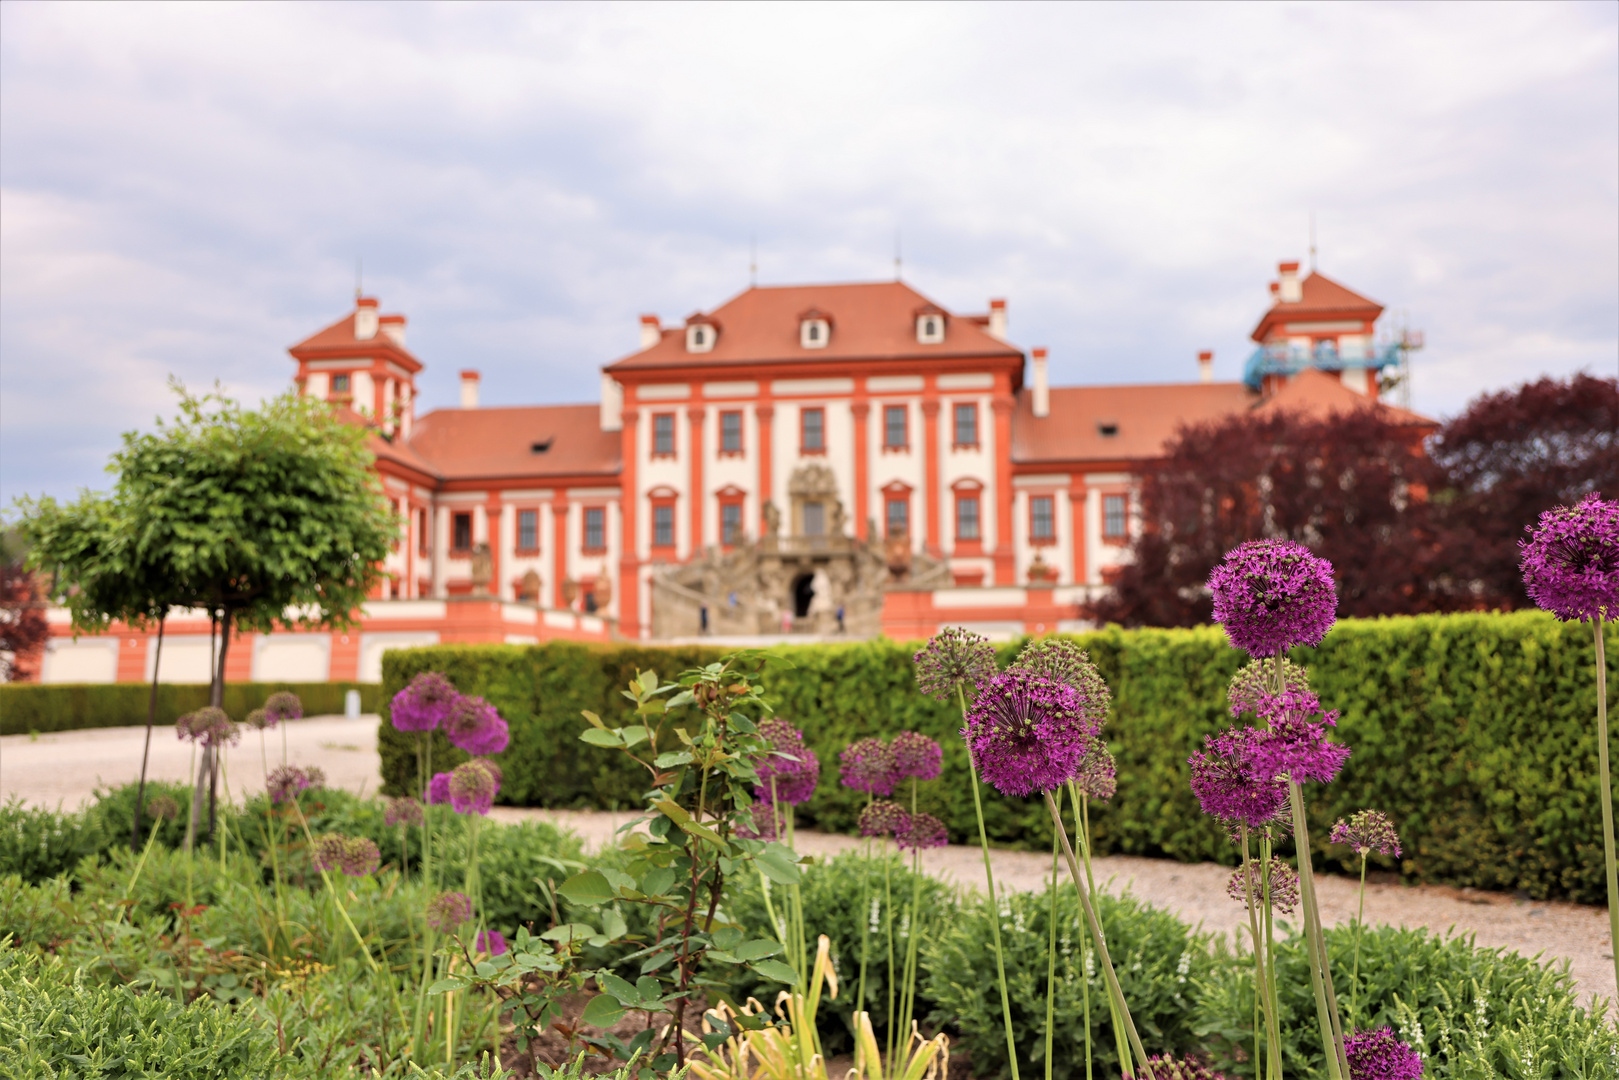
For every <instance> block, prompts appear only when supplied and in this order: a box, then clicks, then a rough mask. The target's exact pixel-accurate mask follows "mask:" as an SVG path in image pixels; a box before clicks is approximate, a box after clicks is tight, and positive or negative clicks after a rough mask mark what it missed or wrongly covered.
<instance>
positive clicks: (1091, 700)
mask: <svg viewBox="0 0 1619 1080" xmlns="http://www.w3.org/2000/svg"><path fill="white" fill-rule="evenodd" d="M1011 668H1012V670H1015V671H1027V672H1030V673H1031V674H1034V675H1041V676H1044V677H1045V678H1047V679H1050V680H1051V681H1052V682H1058V683H1062V684H1063V685H1065V686H1071V687H1073V688H1074V689H1075V690H1077V691H1079V696H1080V697H1081V698H1083V699H1084V701H1085V703H1086V705H1087V706H1088V707H1089V708H1090V709H1091V710H1092V716H1091V719H1093V720H1095V721H1096V723H1097V725H1098V726H1100V725H1101V724H1103V723H1105V722H1106V720H1107V711H1108V709H1109V708H1110V707H1111V706H1112V703H1113V692H1112V691H1111V690H1109V689H1108V686H1107V682H1106V680H1104V679H1103V678H1102V673H1101V672H1099V671H1097V670H1096V665H1095V664H1093V663H1091V658H1090V654H1089V653H1087V652H1086V651H1085V650H1084V649H1081V648H1080V647H1079V646H1078V645H1075V644H1074V643H1073V642H1072V641H1069V640H1067V639H1066V638H1057V637H1052V638H1043V639H1041V640H1040V641H1031V642H1030V643H1029V644H1027V645H1025V646H1024V647H1023V651H1022V652H1020V653H1018V656H1017V659H1016V660H1014V661H1012V665H1011Z"/></svg>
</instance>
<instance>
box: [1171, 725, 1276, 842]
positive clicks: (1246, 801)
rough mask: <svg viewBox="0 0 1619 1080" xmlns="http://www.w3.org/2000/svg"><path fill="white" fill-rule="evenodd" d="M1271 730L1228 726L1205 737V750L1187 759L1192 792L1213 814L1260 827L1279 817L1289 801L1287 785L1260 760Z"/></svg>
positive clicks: (1251, 826)
mask: <svg viewBox="0 0 1619 1080" xmlns="http://www.w3.org/2000/svg"><path fill="white" fill-rule="evenodd" d="M1268 734H1269V733H1268V732H1263V731H1258V730H1256V729H1254V728H1250V727H1242V728H1228V729H1227V730H1225V731H1222V732H1220V733H1219V734H1216V735H1210V736H1208V737H1207V738H1205V739H1204V740H1203V745H1204V747H1205V749H1204V750H1199V751H1198V752H1196V753H1195V754H1193V755H1192V756H1191V757H1190V758H1188V759H1187V764H1189V765H1190V766H1191V767H1192V780H1191V784H1192V793H1193V794H1194V795H1196V796H1197V802H1198V806H1200V807H1201V808H1202V810H1203V812H1204V813H1205V814H1208V815H1209V816H1210V817H1215V818H1219V819H1220V820H1222V821H1231V822H1241V823H1243V824H1245V825H1247V826H1249V827H1250V828H1257V827H1259V826H1261V825H1265V824H1268V823H1269V822H1271V821H1273V820H1275V818H1276V815H1277V813H1278V812H1279V811H1280V810H1281V809H1282V807H1283V805H1285V804H1286V802H1287V787H1286V785H1284V784H1281V783H1278V782H1277V780H1276V774H1275V773H1274V772H1268V771H1266V770H1265V769H1264V768H1263V767H1262V766H1261V765H1260V763H1259V761H1258V751H1259V749H1260V747H1261V746H1262V745H1263V743H1264V741H1265V739H1266V737H1267V735H1268Z"/></svg>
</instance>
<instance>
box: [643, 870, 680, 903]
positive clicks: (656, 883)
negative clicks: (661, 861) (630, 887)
mask: <svg viewBox="0 0 1619 1080" xmlns="http://www.w3.org/2000/svg"><path fill="white" fill-rule="evenodd" d="M674 883H675V872H674V871H673V870H671V869H669V868H668V867H667V866H660V867H658V868H657V869H655V870H652V871H650V872H649V873H648V874H647V876H646V877H644V878H642V879H641V891H642V892H644V893H646V894H648V895H650V896H662V895H664V894H665V893H667V892H668V891H669V888H670V886H672V885H674Z"/></svg>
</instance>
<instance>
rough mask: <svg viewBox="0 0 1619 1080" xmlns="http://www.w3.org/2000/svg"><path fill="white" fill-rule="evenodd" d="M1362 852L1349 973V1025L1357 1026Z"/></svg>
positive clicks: (1363, 876)
mask: <svg viewBox="0 0 1619 1080" xmlns="http://www.w3.org/2000/svg"><path fill="white" fill-rule="evenodd" d="M1367 854H1368V853H1367V852H1365V851H1363V852H1361V853H1360V903H1359V904H1358V905H1357V907H1356V911H1355V966H1354V967H1353V968H1351V969H1350V974H1349V1026H1350V1027H1351V1028H1353V1027H1354V1026H1355V1011H1356V1010H1355V999H1356V998H1357V997H1358V996H1359V994H1360V930H1361V926H1362V925H1363V924H1364V923H1365V922H1366V856H1367Z"/></svg>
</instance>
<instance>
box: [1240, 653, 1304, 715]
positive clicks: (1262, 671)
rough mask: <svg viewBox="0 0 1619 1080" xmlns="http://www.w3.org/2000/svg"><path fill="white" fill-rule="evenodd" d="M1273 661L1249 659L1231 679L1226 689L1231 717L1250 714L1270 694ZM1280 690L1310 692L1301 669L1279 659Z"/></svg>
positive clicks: (1273, 669) (1273, 670) (1292, 663)
mask: <svg viewBox="0 0 1619 1080" xmlns="http://www.w3.org/2000/svg"><path fill="white" fill-rule="evenodd" d="M1275 663H1276V661H1275V659H1274V658H1273V659H1270V660H1250V661H1249V662H1248V663H1246V664H1244V665H1243V666H1242V669H1241V670H1240V671H1238V672H1237V673H1236V674H1235V675H1233V676H1231V685H1230V686H1229V687H1228V688H1227V689H1226V695H1225V696H1226V703H1227V704H1228V705H1229V706H1230V707H1231V715H1232V716H1241V715H1242V714H1243V713H1251V712H1253V711H1254V710H1255V709H1257V708H1258V707H1259V702H1260V699H1261V698H1263V697H1265V696H1266V695H1267V694H1269V693H1270V692H1271V679H1272V678H1273V677H1274V674H1275V668H1273V667H1272V665H1273V664H1275ZM1282 689H1283V690H1296V691H1301V692H1308V691H1309V689H1310V675H1309V672H1307V671H1305V669H1304V668H1302V667H1300V666H1299V665H1297V664H1295V663H1294V662H1293V661H1291V660H1288V659H1285V658H1284V659H1283V660H1282Z"/></svg>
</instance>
